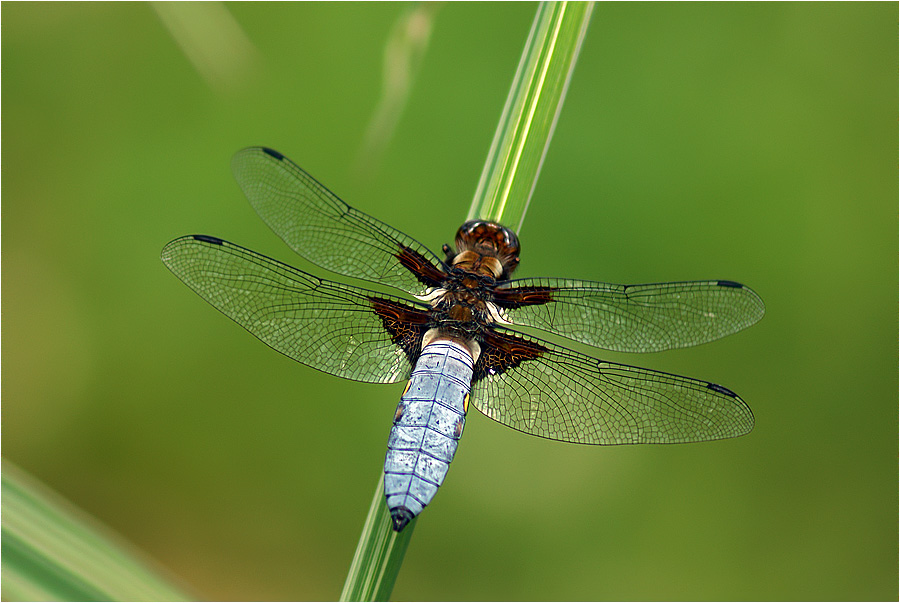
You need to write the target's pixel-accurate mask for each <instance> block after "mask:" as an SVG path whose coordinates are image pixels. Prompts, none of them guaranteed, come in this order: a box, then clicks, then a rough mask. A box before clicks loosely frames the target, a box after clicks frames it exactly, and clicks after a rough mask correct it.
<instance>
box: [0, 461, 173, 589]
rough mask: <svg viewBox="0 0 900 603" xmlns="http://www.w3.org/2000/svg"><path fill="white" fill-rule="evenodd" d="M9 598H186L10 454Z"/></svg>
mask: <svg viewBox="0 0 900 603" xmlns="http://www.w3.org/2000/svg"><path fill="white" fill-rule="evenodd" d="M2 474H3V477H2V481H3V490H2V495H3V521H2V523H3V529H2V547H3V576H2V583H3V592H2V598H3V600H4V601H189V600H190V599H189V598H188V597H187V595H185V594H184V593H183V592H180V591H179V590H178V589H177V588H175V587H174V586H171V585H170V584H168V583H167V582H166V580H165V579H163V578H162V577H160V575H159V574H160V573H161V570H160V569H159V568H156V567H154V564H153V562H151V561H149V560H147V559H143V558H141V556H140V554H139V553H136V552H135V551H134V549H133V548H132V547H131V546H130V545H128V544H127V543H124V542H121V541H119V539H118V537H117V536H116V535H114V534H112V533H110V532H109V530H108V529H107V528H105V527H104V526H102V525H99V524H98V523H97V522H96V521H95V520H94V519H93V518H91V517H88V516H86V515H85V514H84V513H83V512H82V511H80V510H78V509H76V508H74V507H73V506H72V505H71V503H69V502H68V501H66V500H64V499H63V498H62V497H60V496H59V495H58V494H56V493H55V492H52V491H50V490H49V489H47V488H46V486H44V485H42V484H40V483H38V482H37V481H36V480H35V479H34V478H32V477H30V476H29V475H27V474H26V473H25V472H24V471H22V470H21V469H18V468H17V467H15V466H14V465H12V464H11V463H9V462H8V461H6V460H3V465H2Z"/></svg>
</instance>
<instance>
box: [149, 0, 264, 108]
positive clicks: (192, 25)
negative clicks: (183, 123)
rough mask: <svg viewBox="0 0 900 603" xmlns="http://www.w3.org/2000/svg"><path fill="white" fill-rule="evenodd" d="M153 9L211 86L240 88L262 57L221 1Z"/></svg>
mask: <svg viewBox="0 0 900 603" xmlns="http://www.w3.org/2000/svg"><path fill="white" fill-rule="evenodd" d="M150 7H151V8H152V9H153V10H154V11H155V12H156V14H157V16H158V17H159V19H160V21H162V22H163V25H164V26H165V27H166V29H168V30H169V33H170V34H171V35H172V38H173V39H174V40H175V43H176V44H178V47H179V48H180V49H181V51H182V52H183V53H184V55H185V56H186V57H187V58H188V60H189V61H190V62H191V64H192V65H193V66H194V69H196V70H197V73H199V74H200V77H202V78H203V80H204V81H205V82H206V84H207V85H208V86H210V87H211V88H213V89H214V90H216V91H219V92H227V91H229V90H231V89H234V88H237V87H239V86H240V85H241V84H242V83H244V82H245V81H246V80H247V78H248V77H249V76H250V74H251V73H252V69H253V67H254V64H255V63H257V62H258V61H259V56H258V53H257V51H256V48H255V47H254V46H253V43H252V42H250V39H249V38H248V37H247V35H246V34H245V33H244V30H243V29H241V26H240V25H239V24H238V22H237V20H236V19H235V18H234V17H233V16H232V14H231V12H229V10H228V8H226V6H225V4H224V3H222V2H151V3H150Z"/></svg>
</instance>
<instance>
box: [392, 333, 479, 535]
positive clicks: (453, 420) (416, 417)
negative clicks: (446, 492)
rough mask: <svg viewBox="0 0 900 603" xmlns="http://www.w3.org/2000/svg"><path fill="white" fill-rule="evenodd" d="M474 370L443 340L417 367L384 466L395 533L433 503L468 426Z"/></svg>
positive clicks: (462, 352)
mask: <svg viewBox="0 0 900 603" xmlns="http://www.w3.org/2000/svg"><path fill="white" fill-rule="evenodd" d="M473 369H474V362H473V360H472V353H471V352H470V351H469V349H468V348H467V347H466V346H465V345H463V344H461V343H457V342H455V341H449V340H445V339H442V340H437V341H435V342H433V343H430V344H429V345H426V346H425V348H424V349H423V350H422V354H421V355H420V356H419V358H418V360H417V362H416V366H415V368H414V369H413V371H412V376H411V377H410V380H409V385H408V386H407V388H406V391H405V392H404V393H403V396H402V397H401V398H400V404H398V405H397V412H396V414H395V415H394V426H393V427H392V428H391V435H390V437H389V439H388V451H387V455H386V456H385V460H384V493H385V496H386V497H387V505H388V508H389V509H390V511H391V519H392V520H393V523H394V529H395V530H397V531H398V532H399V531H400V530H402V529H403V528H404V527H405V526H406V524H407V523H409V521H410V520H412V518H414V517H415V516H416V515H418V514H419V513H421V512H422V509H423V508H424V507H425V506H427V505H428V504H429V503H430V502H431V500H432V499H433V498H434V495H435V494H436V493H437V490H438V487H440V485H441V484H442V483H443V481H444V477H445V476H446V475H447V470H448V469H449V468H450V462H451V461H452V460H453V455H454V454H455V453H456V446H457V444H458V442H459V438H460V436H462V431H463V427H464V426H465V423H466V411H467V410H468V406H469V390H470V388H471V384H472V374H473Z"/></svg>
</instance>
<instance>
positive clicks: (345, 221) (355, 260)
mask: <svg viewBox="0 0 900 603" xmlns="http://www.w3.org/2000/svg"><path fill="white" fill-rule="evenodd" d="M231 167H232V170H233V171H234V176H235V178H236V179H237V181H238V184H240V186H241V188H242V189H243V191H244V194H246V195H247V198H248V199H249V200H250V204H251V205H252V206H253V208H254V209H255V210H256V212H257V213H258V214H259V215H260V217H261V218H262V219H263V221H264V222H265V223H266V224H268V225H269V227H270V228H271V229H272V230H274V231H275V233H276V234H277V235H278V236H279V237H281V238H282V239H283V240H284V242H285V243H287V244H288V246H289V247H290V248H291V249H293V250H294V251H296V252H297V253H298V254H300V255H301V256H303V257H304V258H306V259H307V260H309V261H310V262H312V263H313V264H316V265H318V266H321V267H322V268H325V269H327V270H331V271H332V272H336V273H338V274H343V275H345V276H350V277H353V278H361V279H365V280H369V281H373V282H377V283H382V284H384V285H389V286H391V287H396V288H397V289H400V290H402V291H406V292H408V293H412V294H413V295H419V294H421V293H423V292H424V291H425V290H426V289H427V288H428V287H433V286H436V285H437V284H439V283H440V282H441V280H443V272H442V270H441V268H440V267H441V262H440V260H439V259H438V258H437V256H435V255H434V254H433V253H432V252H431V251H429V250H428V249H427V248H426V247H425V246H424V245H422V244H421V243H419V242H418V241H416V240H415V239H413V238H411V237H408V236H407V235H405V234H403V233H402V232H400V231H399V230H397V229H395V228H392V227H390V226H388V225H387V224H385V223H384V222H381V221H379V220H376V219H375V218H372V217H371V216H368V215H366V214H364V213H362V212H361V211H358V210H356V209H353V208H352V207H350V206H349V205H347V204H346V203H344V202H343V201H341V200H340V199H338V197H337V196H336V195H335V194H334V193H332V192H331V191H329V190H328V189H326V188H325V187H324V186H322V185H321V184H319V182H317V181H316V180H315V179H314V178H313V177H312V176H310V175H309V174H307V173H306V172H305V171H303V170H302V169H301V168H300V167H298V166H297V165H295V164H294V163H293V162H292V161H291V160H290V159H288V158H286V157H284V156H283V155H282V154H281V153H278V152H277V151H273V150H271V149H266V148H263V147H251V148H248V149H244V150H242V151H239V152H238V153H237V154H236V155H235V156H234V159H233V160H232V162H231Z"/></svg>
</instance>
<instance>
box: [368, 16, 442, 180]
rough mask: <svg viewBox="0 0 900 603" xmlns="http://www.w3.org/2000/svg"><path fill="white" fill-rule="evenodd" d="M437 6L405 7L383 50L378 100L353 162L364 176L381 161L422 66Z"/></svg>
mask: <svg viewBox="0 0 900 603" xmlns="http://www.w3.org/2000/svg"><path fill="white" fill-rule="evenodd" d="M440 7H441V3H439V2H417V3H413V4H408V5H407V6H406V7H405V9H404V10H403V12H402V14H401V15H400V16H399V17H398V19H397V21H396V22H395V23H394V26H393V27H392V28H391V32H390V34H389V35H388V39H387V42H386V44H385V47H384V56H383V57H382V68H381V97H380V98H379V100H378V107H377V108H376V109H375V113H374V115H372V120H371V121H370V122H369V126H368V128H366V137H365V140H364V141H363V144H362V147H361V148H360V151H359V153H358V154H357V158H356V168H355V169H356V171H357V172H358V173H361V174H364V175H368V174H369V173H371V172H372V171H373V170H374V168H375V167H376V166H377V164H378V163H379V161H380V160H381V157H382V155H383V154H384V150H385V148H386V147H387V145H388V142H390V140H391V137H392V136H393V135H394V131H395V130H396V128H397V123H399V121H400V116H401V115H402V114H403V109H405V108H406V103H407V101H408V100H409V95H410V92H411V90H412V85H413V81H414V80H415V77H416V74H417V73H418V72H419V67H420V66H421V65H422V60H423V58H424V57H425V51H426V50H427V48H428V42H429V40H430V39H431V29H432V26H433V25H434V19H435V16H436V15H437V11H438V10H439V9H440Z"/></svg>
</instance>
